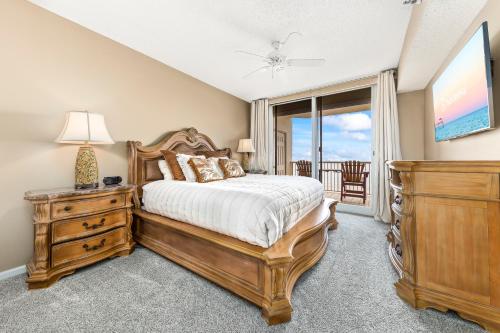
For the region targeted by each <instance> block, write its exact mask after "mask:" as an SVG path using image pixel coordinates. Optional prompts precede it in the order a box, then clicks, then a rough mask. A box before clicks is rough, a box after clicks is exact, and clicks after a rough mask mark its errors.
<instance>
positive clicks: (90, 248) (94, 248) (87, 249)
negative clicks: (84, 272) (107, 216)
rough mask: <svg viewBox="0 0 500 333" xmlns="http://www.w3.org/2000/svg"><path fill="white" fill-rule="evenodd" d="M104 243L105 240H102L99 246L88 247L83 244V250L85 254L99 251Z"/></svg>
mask: <svg viewBox="0 0 500 333" xmlns="http://www.w3.org/2000/svg"><path fill="white" fill-rule="evenodd" d="M105 242H106V238H104V239H103V240H101V242H100V243H99V244H97V245H93V246H89V245H88V244H83V248H84V249H85V251H87V252H89V251H95V250H99V249H100V248H101V247H103V246H104V243H105Z"/></svg>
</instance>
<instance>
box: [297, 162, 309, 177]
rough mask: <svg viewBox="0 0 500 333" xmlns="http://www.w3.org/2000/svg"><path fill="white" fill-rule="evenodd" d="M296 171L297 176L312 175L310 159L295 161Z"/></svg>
mask: <svg viewBox="0 0 500 333" xmlns="http://www.w3.org/2000/svg"><path fill="white" fill-rule="evenodd" d="M297 172H298V174H299V176H304V177H311V176H312V163H311V161H306V160H300V161H297Z"/></svg>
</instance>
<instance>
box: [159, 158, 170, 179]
mask: <svg viewBox="0 0 500 333" xmlns="http://www.w3.org/2000/svg"><path fill="white" fill-rule="evenodd" d="M158 167H159V168H160V171H161V173H162V174H163V179H164V180H173V179H174V177H173V176H172V172H171V171H170V167H169V166H168V164H167V161H165V160H158Z"/></svg>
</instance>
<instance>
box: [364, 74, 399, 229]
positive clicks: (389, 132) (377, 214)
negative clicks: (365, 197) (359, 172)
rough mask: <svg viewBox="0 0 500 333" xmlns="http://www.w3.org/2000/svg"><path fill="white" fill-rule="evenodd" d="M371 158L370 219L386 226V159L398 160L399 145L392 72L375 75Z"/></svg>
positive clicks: (388, 210) (387, 201)
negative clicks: (372, 218) (371, 202)
mask: <svg viewBox="0 0 500 333" xmlns="http://www.w3.org/2000/svg"><path fill="white" fill-rule="evenodd" d="M375 98H376V100H375V103H374V104H375V110H374V111H375V121H374V141H373V145H374V147H373V148H374V151H373V153H374V156H373V167H372V175H371V176H372V186H373V187H372V188H373V194H372V195H373V205H372V208H373V216H374V218H375V220H378V221H383V222H385V223H389V222H390V220H391V207H390V205H391V203H390V185H389V170H388V169H387V166H386V165H385V162H386V161H389V160H400V159H401V148H400V145H399V121H398V104H397V99H396V85H395V82H394V71H393V70H389V71H386V72H382V73H380V74H379V76H378V83H377V87H376V95H375Z"/></svg>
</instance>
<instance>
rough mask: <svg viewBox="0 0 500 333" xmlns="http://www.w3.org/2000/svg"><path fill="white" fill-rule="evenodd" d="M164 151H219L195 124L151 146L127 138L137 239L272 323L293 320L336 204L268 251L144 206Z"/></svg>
mask: <svg viewBox="0 0 500 333" xmlns="http://www.w3.org/2000/svg"><path fill="white" fill-rule="evenodd" d="M164 149H168V150H174V151H177V152H181V153H189V154H193V153H194V152H196V151H200V150H210V151H213V150H217V148H216V146H215V144H214V143H213V141H212V140H211V139H210V138H209V137H207V136H206V135H204V134H201V133H198V131H197V130H196V129H194V128H189V129H186V130H182V131H178V132H171V133H169V134H167V135H166V136H165V137H164V138H162V139H161V140H160V141H159V142H158V143H156V144H153V145H151V146H142V144H141V143H140V142H134V141H129V142H128V152H129V157H128V165H129V171H128V172H129V173H128V178H129V179H128V180H129V183H131V184H135V185H137V194H136V198H135V199H136V206H135V209H134V210H133V214H134V238H135V240H136V241H137V242H138V243H139V244H141V245H142V246H144V247H147V248H148V249H150V250H152V251H154V252H156V253H158V254H160V255H162V256H164V257H166V258H168V259H170V260H172V261H174V262H176V263H177V264H180V265H182V266H184V267H186V268H187V269H189V270H191V271H193V272H196V273H197V274H199V275H201V276H203V277H205V278H207V279H208V280H210V281H212V282H215V283H217V284H218V285H220V286H222V287H224V288H226V289H228V290H230V291H232V292H234V293H236V294H237V295H239V296H241V297H243V298H245V299H247V300H249V301H250V302H252V303H254V304H256V305H257V306H259V307H261V308H262V315H263V317H264V318H265V320H266V321H267V323H268V324H270V325H273V324H279V323H283V322H286V321H289V320H290V319H291V313H292V305H291V294H292V289H293V286H294V284H295V282H296V281H297V279H298V278H299V277H300V275H301V274H302V273H304V272H305V271H306V270H308V269H309V268H310V267H312V266H313V265H314V264H315V263H316V262H318V260H319V259H320V258H321V257H322V256H323V254H324V253H325V250H326V247H327V244H328V233H327V231H328V229H335V228H336V227H337V221H336V220H335V207H336V204H337V202H336V201H334V200H331V199H325V200H324V201H323V202H322V203H321V204H320V205H319V206H318V207H316V208H315V209H314V210H313V211H311V212H310V213H309V214H308V215H306V216H305V217H304V218H303V219H302V220H301V221H300V222H299V223H297V224H296V225H295V226H294V227H293V228H292V229H290V231H288V232H287V233H286V234H285V235H284V236H283V237H282V238H281V239H280V240H279V241H278V242H276V243H275V244H274V245H273V246H272V247H270V248H268V249H265V248H262V247H259V246H256V245H252V244H249V243H246V242H243V241H240V240H238V239H236V238H232V237H229V236H225V235H222V234H219V233H216V232H213V231H210V230H207V229H203V228H200V227H196V226H193V225H190V224H188V223H184V222H179V221H176V220H172V219H169V218H166V217H163V216H160V215H156V214H151V213H148V212H146V211H144V210H142V209H141V207H140V199H141V197H142V186H143V185H145V184H147V183H149V182H151V181H155V180H159V179H163V176H162V174H161V172H160V170H159V168H158V160H159V159H161V158H163V157H162V154H161V153H160V151H161V150H164ZM227 152H228V153H230V150H227Z"/></svg>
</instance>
